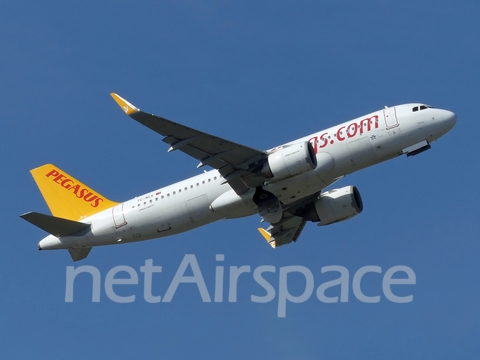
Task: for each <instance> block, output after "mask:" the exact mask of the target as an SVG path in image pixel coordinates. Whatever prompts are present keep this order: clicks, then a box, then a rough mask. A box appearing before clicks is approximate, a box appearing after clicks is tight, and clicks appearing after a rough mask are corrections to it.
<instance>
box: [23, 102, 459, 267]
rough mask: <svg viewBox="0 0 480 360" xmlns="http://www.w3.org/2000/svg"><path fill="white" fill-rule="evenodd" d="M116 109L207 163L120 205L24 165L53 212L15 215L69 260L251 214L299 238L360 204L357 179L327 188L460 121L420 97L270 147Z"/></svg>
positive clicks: (280, 235)
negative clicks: (41, 232) (193, 172)
mask: <svg viewBox="0 0 480 360" xmlns="http://www.w3.org/2000/svg"><path fill="white" fill-rule="evenodd" d="M111 95H112V97H113V98H114V99H115V101H116V102H117V103H118V105H120V107H121V108H122V110H123V111H124V112H125V113H126V114H127V115H128V116H130V118H132V119H134V120H136V121H137V122H139V123H140V124H142V125H144V126H146V127H148V128H150V129H151V130H153V131H155V132H157V133H158V134H160V135H161V136H163V139H162V140H163V141H164V142H165V143H167V144H168V145H169V146H170V147H169V149H168V151H169V152H170V151H175V150H178V151H182V152H184V153H186V154H187V155H190V156H192V157H194V158H195V159H197V160H198V161H199V164H198V166H197V168H201V167H203V166H208V167H211V168H213V170H210V171H205V172H204V173H201V174H200V175H197V176H194V177H191V178H189V179H186V180H183V181H180V182H177V183H175V184H172V185H168V186H165V187H162V188H160V189H156V190H153V191H151V192H149V193H147V194H144V195H141V196H138V197H135V198H134V199H131V200H127V201H124V202H121V203H118V202H113V201H111V200H108V199H107V198H106V197H104V196H102V195H100V194H99V193H97V192H95V191H94V190H92V189H91V188H90V187H88V186H86V185H85V184H83V183H81V182H80V181H78V180H77V179H75V178H73V177H72V176H70V175H69V174H67V173H66V172H65V171H63V170H61V169H59V168H58V167H56V166H54V165H51V164H47V165H43V166H41V167H39V168H36V169H33V170H31V174H32V175H33V178H34V180H35V182H36V183H37V185H38V187H39V189H40V191H41V193H42V195H43V197H44V199H45V201H46V202H47V205H48V207H49V209H50V211H51V212H52V215H46V214H41V213H37V212H28V213H26V214H23V215H21V217H22V218H23V219H25V220H27V221H29V222H30V223H32V224H34V225H36V226H38V227H39V228H41V229H43V230H45V231H46V232H47V233H49V234H50V235H48V236H47V237H45V238H44V239H43V240H41V241H40V242H39V243H38V249H40V250H54V249H68V251H69V252H70V255H71V257H72V259H73V260H74V261H78V260H81V259H84V258H86V257H87V256H88V254H89V252H90V250H91V249H92V247H94V246H101V245H114V244H124V243H131V242H136V241H143V240H149V239H154V238H160V237H166V236H170V235H174V234H178V233H182V232H185V231H188V230H192V229H195V228H197V227H199V226H203V225H206V224H209V223H212V222H214V221H217V220H220V219H233V218H240V217H244V216H249V215H253V214H258V215H259V216H260V218H261V221H262V222H265V223H268V224H269V226H268V227H267V228H266V229H265V228H264V227H260V228H259V231H260V233H261V234H262V235H263V237H264V238H265V239H266V241H267V243H268V244H270V245H271V246H272V247H274V248H275V247H278V246H282V245H286V244H289V243H291V242H295V241H297V239H298V238H299V236H300V234H301V232H302V230H303V228H304V227H305V225H306V223H307V222H309V221H310V222H314V223H317V224H318V225H320V226H324V225H329V224H333V223H336V222H339V221H343V220H347V219H350V218H352V217H354V216H356V215H358V214H359V213H361V212H362V210H363V202H362V198H361V196H360V193H359V191H358V189H357V188H356V187H355V186H345V187H342V188H337V189H330V190H328V191H324V189H326V188H328V187H330V186H331V185H332V184H334V183H335V182H336V181H338V180H339V179H341V178H342V177H344V176H345V175H347V174H350V173H353V172H355V171H358V170H360V169H363V168H366V167H369V166H372V165H375V164H378V163H380V162H383V161H386V160H389V159H392V158H395V157H397V156H400V155H406V156H407V157H409V156H414V155H417V154H419V153H421V152H423V151H425V150H428V149H430V148H431V145H430V144H431V143H432V142H433V141H435V140H437V139H438V138H440V137H441V136H443V135H444V134H446V133H447V132H448V131H450V130H451V129H452V128H453V127H454V126H455V124H456V122H457V116H456V115H455V114H454V113H453V112H451V111H448V110H442V109H436V108H433V107H431V106H428V105H425V104H419V103H414V104H404V105H398V106H393V107H385V108H384V109H382V110H379V111H375V112H373V113H370V114H368V115H364V116H361V117H359V118H356V119H353V120H350V121H347V122H345V123H342V124H340V125H337V126H334V127H331V128H328V129H326V130H322V131H320V132H318V133H315V134H311V135H308V136H305V137H302V138H300V139H297V140H294V141H291V142H289V143H287V144H283V145H280V146H277V147H275V148H273V149H270V150H266V151H263V150H257V149H253V148H250V147H247V146H244V145H240V144H237V143H234V142H231V141H228V140H225V139H222V138H219V137H217V136H213V135H210V134H207V133H204V132H201V131H198V130H195V129H192V128H190V127H187V126H184V125H181V124H178V123H175V122H173V121H170V120H167V119H165V118H162V117H159V116H156V115H153V114H149V113H145V112H143V111H141V110H140V109H138V108H137V107H135V106H134V105H132V104H131V103H129V102H128V101H127V100H125V99H123V98H121V97H120V96H118V95H117V94H114V93H112V94H111Z"/></svg>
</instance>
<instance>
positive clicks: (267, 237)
mask: <svg viewBox="0 0 480 360" xmlns="http://www.w3.org/2000/svg"><path fill="white" fill-rule="evenodd" d="M258 231H259V232H260V234H262V236H263V237H264V238H265V240H267V242H268V243H269V244H270V246H271V247H272V248H274V249H275V239H272V235H271V234H270V233H269V232H268V231H267V230H265V229H262V228H258Z"/></svg>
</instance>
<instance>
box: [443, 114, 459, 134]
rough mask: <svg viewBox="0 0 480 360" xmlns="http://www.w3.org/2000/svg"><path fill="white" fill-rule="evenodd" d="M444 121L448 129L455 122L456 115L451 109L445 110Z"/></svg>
mask: <svg viewBox="0 0 480 360" xmlns="http://www.w3.org/2000/svg"><path fill="white" fill-rule="evenodd" d="M445 123H446V125H447V126H448V130H451V129H453V127H454V126H455V124H456V123H457V115H455V113H454V112H452V111H449V110H445Z"/></svg>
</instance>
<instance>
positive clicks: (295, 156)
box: [262, 141, 317, 180]
mask: <svg viewBox="0 0 480 360" xmlns="http://www.w3.org/2000/svg"><path fill="white" fill-rule="evenodd" d="M316 167H317V157H316V154H315V150H314V149H313V146H312V144H311V143H310V142H308V141H305V142H301V143H296V144H292V145H287V146H284V147H282V148H281V149H280V150H277V151H275V152H274V153H273V154H270V155H269V156H268V160H267V162H266V163H265V164H263V168H262V174H263V175H264V176H265V177H266V178H274V180H283V179H286V178H289V177H293V176H295V175H299V174H303V173H304V172H307V171H312V170H313V169H315V168H316Z"/></svg>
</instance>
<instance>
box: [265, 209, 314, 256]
mask: <svg viewBox="0 0 480 360" xmlns="http://www.w3.org/2000/svg"><path fill="white" fill-rule="evenodd" d="M306 223H307V221H306V220H305V219H304V218H302V217H299V216H288V217H286V218H283V219H282V220H281V221H279V222H278V223H276V224H272V225H270V227H269V228H268V229H267V230H265V229H262V228H259V229H258V231H259V232H260V234H262V236H263V237H264V238H265V240H267V242H268V243H269V244H270V246H272V247H273V248H276V247H279V246H282V245H286V244H290V243H291V242H292V241H293V242H295V241H297V239H298V237H299V236H300V234H301V233H302V231H303V229H304V228H305V224H306Z"/></svg>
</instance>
